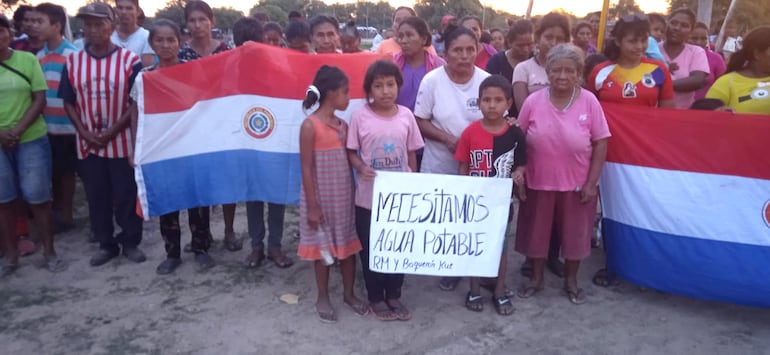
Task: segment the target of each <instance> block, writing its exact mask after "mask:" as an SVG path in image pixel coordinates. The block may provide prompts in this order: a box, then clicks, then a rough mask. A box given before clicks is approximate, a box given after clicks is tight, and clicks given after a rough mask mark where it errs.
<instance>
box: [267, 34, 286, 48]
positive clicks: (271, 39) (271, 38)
mask: <svg viewBox="0 0 770 355" xmlns="http://www.w3.org/2000/svg"><path fill="white" fill-rule="evenodd" d="M282 38H283V35H282V34H281V33H279V32H276V31H267V32H265V44H269V45H271V46H276V47H280V46H281V39H282Z"/></svg>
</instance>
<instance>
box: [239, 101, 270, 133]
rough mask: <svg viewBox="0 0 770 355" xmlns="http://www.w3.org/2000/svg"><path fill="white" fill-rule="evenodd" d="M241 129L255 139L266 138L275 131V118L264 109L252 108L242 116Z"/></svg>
mask: <svg viewBox="0 0 770 355" xmlns="http://www.w3.org/2000/svg"><path fill="white" fill-rule="evenodd" d="M243 129H244V131H245V132H246V134H248V135H249V136H251V137H254V138H256V139H264V138H267V137H269V136H270V134H271V133H273V129H275V118H274V117H273V114H272V113H271V112H270V110H268V109H266V108H263V107H252V108H251V109H249V110H248V111H247V112H246V114H245V115H243Z"/></svg>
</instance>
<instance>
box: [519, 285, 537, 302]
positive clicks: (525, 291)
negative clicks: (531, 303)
mask: <svg viewBox="0 0 770 355" xmlns="http://www.w3.org/2000/svg"><path fill="white" fill-rule="evenodd" d="M542 290H543V286H531V285H522V286H521V287H520V288H519V290H518V291H516V295H517V296H519V298H524V299H527V298H532V297H533V296H535V295H536V294H538V293H539V292H540V291H542Z"/></svg>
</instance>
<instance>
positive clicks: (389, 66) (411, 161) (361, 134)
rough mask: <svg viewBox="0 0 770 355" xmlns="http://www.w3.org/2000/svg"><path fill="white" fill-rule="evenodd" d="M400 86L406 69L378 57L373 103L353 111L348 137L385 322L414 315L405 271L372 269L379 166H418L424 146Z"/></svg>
mask: <svg viewBox="0 0 770 355" xmlns="http://www.w3.org/2000/svg"><path fill="white" fill-rule="evenodd" d="M401 85H403V78H402V77H401V70H400V69H399V68H398V66H396V65H395V64H393V63H392V62H389V61H384V60H379V61H376V62H374V63H373V64H372V65H370V66H369V69H368V70H367V71H366V77H365V78H364V91H365V92H366V97H367V101H368V102H369V104H368V105H364V106H363V107H361V108H360V109H358V110H356V111H355V112H353V115H352V116H351V118H350V129H349V132H348V139H347V149H348V158H349V159H350V165H351V166H353V168H355V169H356V171H358V186H357V187H356V195H355V204H356V231H357V233H358V238H359V239H360V240H361V245H362V247H363V249H362V250H361V252H360V256H361V268H362V269H363V272H364V282H365V283H366V291H367V294H368V298H369V307H370V310H371V311H372V313H374V315H375V316H376V317H377V319H380V320H383V321H392V320H409V319H410V318H411V317H412V314H411V312H410V311H409V310H408V309H407V308H406V307H405V306H404V305H403V304H401V302H400V301H399V299H400V298H401V286H402V285H403V284H404V275H403V274H382V273H378V272H374V271H371V270H369V227H370V224H371V218H372V189H373V187H374V177H375V175H376V173H375V171H376V170H386V171H403V172H411V171H416V170H417V155H416V151H417V150H418V149H420V148H422V147H423V146H424V145H425V143H424V142H423V140H422V136H421V135H420V129H419V128H418V127H417V121H416V120H415V118H414V115H413V114H412V112H411V111H410V110H409V109H408V108H406V107H404V106H401V105H398V104H396V98H397V97H398V92H399V89H400V88H401Z"/></svg>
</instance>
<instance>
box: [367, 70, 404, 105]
mask: <svg viewBox="0 0 770 355" xmlns="http://www.w3.org/2000/svg"><path fill="white" fill-rule="evenodd" d="M368 94H369V98H370V99H371V100H372V103H373V104H374V105H377V106H379V107H382V108H389V107H392V106H393V105H395V104H396V99H397V98H398V82H396V78H395V77H392V76H380V77H377V78H375V79H374V80H373V81H372V86H371V87H370V88H369V93H368Z"/></svg>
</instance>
